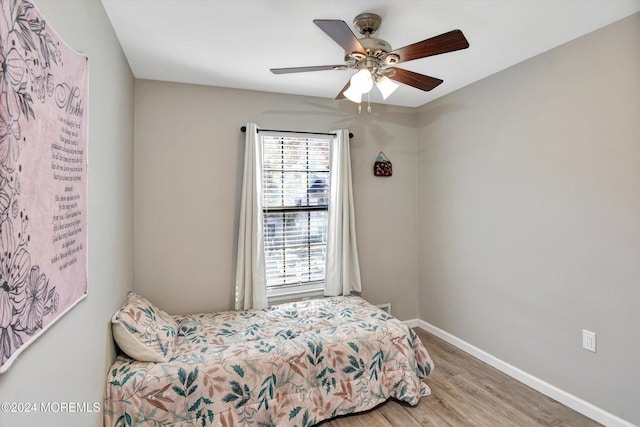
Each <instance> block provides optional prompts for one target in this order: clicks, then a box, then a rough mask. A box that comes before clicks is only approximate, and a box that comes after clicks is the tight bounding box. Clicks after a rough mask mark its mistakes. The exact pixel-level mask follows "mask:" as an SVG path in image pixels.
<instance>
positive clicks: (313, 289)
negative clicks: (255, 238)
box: [260, 131, 331, 304]
mask: <svg viewBox="0 0 640 427" xmlns="http://www.w3.org/2000/svg"><path fill="white" fill-rule="evenodd" d="M265 138H276V139H279V140H281V141H287V140H288V141H291V142H293V141H292V140H306V141H307V147H306V150H304V152H305V153H306V165H300V166H299V164H296V167H295V168H293V169H286V168H284V167H282V168H281V169H267V167H266V165H265V156H266V155H265V144H266V143H265ZM317 140H321V141H322V142H323V143H326V148H325V149H326V153H327V158H326V169H313V168H309V160H308V159H309V153H310V152H311V149H310V147H309V145H308V142H309V141H317ZM322 142H321V143H322ZM260 145H261V147H262V150H261V151H262V162H261V170H260V174H261V177H262V186H263V191H262V195H261V197H262V217H263V218H262V222H263V237H264V238H263V244H262V250H263V252H264V256H265V270H267V253H268V248H267V240H268V239H267V234H268V233H267V219H266V218H267V216H268V215H269V214H274V213H275V214H278V213H283V214H284V213H287V212H302V213H305V214H306V215H308V216H307V241H306V244H307V250H308V252H309V253H310V252H311V251H312V250H313V249H317V247H318V244H317V242H316V243H314V242H313V241H312V238H311V235H310V233H311V231H310V230H311V228H312V226H311V223H312V222H311V218H310V215H311V213H312V212H314V211H322V212H326V222H322V227H323V228H324V230H325V231H323V233H322V236H323V239H322V240H323V241H324V245H321V246H323V251H324V260H323V261H324V263H325V266H324V269H323V274H322V276H323V277H322V279H320V280H312V281H308V282H298V283H297V284H294V283H292V284H281V285H273V284H270V283H269V278H267V277H265V287H266V290H265V291H266V296H267V301H268V303H269V304H272V303H277V302H283V301H289V300H299V299H305V298H313V297H321V296H323V295H324V289H325V281H326V247H327V238H326V237H327V231H326V230H327V228H328V222H329V218H328V213H329V192H330V170H331V168H330V164H331V136H330V135H327V136H324V135H323V136H316V135H313V136H309V135H300V134H293V135H292V134H291V133H285V132H282V133H280V132H276V131H273V132H269V133H268V134H261V135H260ZM284 147H285V145H284V144H283V150H282V159H283V161H284V159H285V156H286V154H285V149H284ZM274 172H275V173H276V174H277V173H278V172H280V173H281V174H282V177H283V179H284V175H285V172H298V173H303V174H306V176H307V177H306V178H307V179H306V183H307V186H306V198H307V199H306V202H307V204H306V205H304V206H303V205H297V204H296V206H292V205H285V203H284V200H285V198H286V196H287V194H291V192H289V193H287V192H286V191H285V188H286V186H285V185H282V189H281V194H282V196H281V197H282V199H283V202H282V205H281V206H277V207H274V206H266V205H267V197H268V196H269V195H267V192H266V191H265V188H266V185H267V184H266V178H265V177H266V174H268V173H274ZM315 173H318V174H320V173H323V174H324V173H326V181H325V188H326V197H324V198H321V199H320V200H321V202H320V203H322V202H324V204H316V205H312V204H311V203H310V199H311V197H310V194H311V193H312V192H311V191H310V190H311V189H312V188H313V187H312V185H315V181H313V180H312V179H309V178H310V177H312V176H313V175H314V174H315ZM312 182H313V184H312ZM282 233H283V236H284V235H285V232H284V231H282ZM283 240H285V238H284V237H283ZM292 246H293V245H292ZM281 248H282V250H283V251H286V248H287V245H286V244H282V247H281ZM308 261H309V262H308V265H307V269H308V272H309V275H311V262H310V261H311V255H309V258H308ZM285 265H286V261H285ZM267 272H268V271H265V275H267V274H266V273H267Z"/></svg>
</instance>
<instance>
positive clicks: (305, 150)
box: [260, 134, 330, 301]
mask: <svg viewBox="0 0 640 427" xmlns="http://www.w3.org/2000/svg"><path fill="white" fill-rule="evenodd" d="M260 138H261V141H262V198H263V199H262V206H263V221H264V223H263V228H264V255H265V270H266V271H265V272H266V284H267V298H268V299H269V301H277V300H279V299H280V300H281V299H286V298H287V297H291V296H293V295H295V296H305V295H309V296H311V295H322V292H323V290H324V279H325V263H326V253H327V225H328V208H329V162H330V136H323V135H319V136H317V137H316V136H315V135H314V137H311V138H310V137H308V136H305V137H300V136H296V135H295V134H285V135H274V134H262V135H260Z"/></svg>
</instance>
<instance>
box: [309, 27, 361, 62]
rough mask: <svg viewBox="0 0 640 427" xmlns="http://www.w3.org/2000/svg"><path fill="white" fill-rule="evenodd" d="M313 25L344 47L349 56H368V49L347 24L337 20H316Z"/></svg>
mask: <svg viewBox="0 0 640 427" xmlns="http://www.w3.org/2000/svg"><path fill="white" fill-rule="evenodd" d="M313 23H314V24H316V25H317V26H318V27H320V29H321V30H322V31H324V32H325V33H327V35H328V36H329V37H331V38H332V39H333V40H334V41H335V42H336V43H338V44H339V45H340V46H342V48H343V49H344V51H345V52H346V53H347V54H350V53H353V52H359V53H361V54H362V55H366V49H365V48H364V47H363V46H362V43H360V40H358V38H357V37H356V36H355V34H353V32H352V31H351V29H350V28H349V26H348V25H347V23H346V22H344V21H340V20H337V19H314V20H313Z"/></svg>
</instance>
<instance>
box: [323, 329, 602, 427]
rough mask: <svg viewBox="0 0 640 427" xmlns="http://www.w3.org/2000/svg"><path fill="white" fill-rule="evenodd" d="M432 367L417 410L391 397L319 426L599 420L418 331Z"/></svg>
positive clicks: (581, 425)
mask: <svg viewBox="0 0 640 427" xmlns="http://www.w3.org/2000/svg"><path fill="white" fill-rule="evenodd" d="M416 333H417V334H418V336H419V337H420V339H421V340H422V342H423V343H424V344H425V347H426V348H427V350H428V351H429V354H430V355H431V358H432V359H433V361H434V364H435V369H434V370H433V372H432V373H431V375H429V377H427V380H426V383H427V384H428V385H429V387H430V388H431V396H426V397H423V398H421V399H420V402H419V403H418V404H417V405H416V406H410V405H408V404H406V403H404V402H398V401H395V400H393V399H391V400H389V401H387V402H385V403H383V404H381V405H379V406H377V407H376V408H374V409H372V410H370V411H367V412H364V413H360V414H353V415H348V416H343V417H338V418H334V419H332V420H328V421H325V422H323V423H321V425H322V426H323V427H418V426H435V427H475V426H491V427H502V426H505V427H507V426H517V427H533V426H550V427H594V426H599V425H600V424H598V423H597V422H595V421H593V420H591V419H589V418H587V417H585V416H583V415H582V414H579V413H578V412H575V411H573V410H572V409H570V408H568V407H566V406H564V405H562V404H561V403H559V402H557V401H555V400H553V399H551V398H549V397H547V396H545V395H543V394H542V393H539V392H538V391H536V390H534V389H532V388H530V387H528V386H527V385H525V384H522V383H520V382H518V381H516V380H515V379H513V378H511V377H509V376H508V375H506V374H505V373H503V372H500V371H498V370H497V369H495V368H493V367H491V366H489V365H487V364H486V363H484V362H482V361H481V360H478V359H476V358H474V357H473V356H471V355H469V354H467V353H465V352H464V351H462V350H460V349H458V348H456V347H455V346H452V345H451V344H449V343H447V342H446V341H444V340H442V339H440V338H438V337H436V336H434V335H432V334H430V333H428V332H425V331H423V330H421V329H416Z"/></svg>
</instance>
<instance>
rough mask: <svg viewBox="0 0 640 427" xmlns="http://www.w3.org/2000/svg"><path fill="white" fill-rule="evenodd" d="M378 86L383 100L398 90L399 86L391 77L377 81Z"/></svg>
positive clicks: (383, 77) (384, 77)
mask: <svg viewBox="0 0 640 427" xmlns="http://www.w3.org/2000/svg"><path fill="white" fill-rule="evenodd" d="M376 86H377V87H378V90H379V91H380V93H381V94H382V99H387V98H388V97H389V95H391V94H392V93H393V92H394V91H395V90H396V89H398V86H399V85H398V84H397V83H394V82H393V81H392V80H391V79H390V78H389V77H387V76H382V77H380V78H379V79H378V80H377V81H376Z"/></svg>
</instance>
